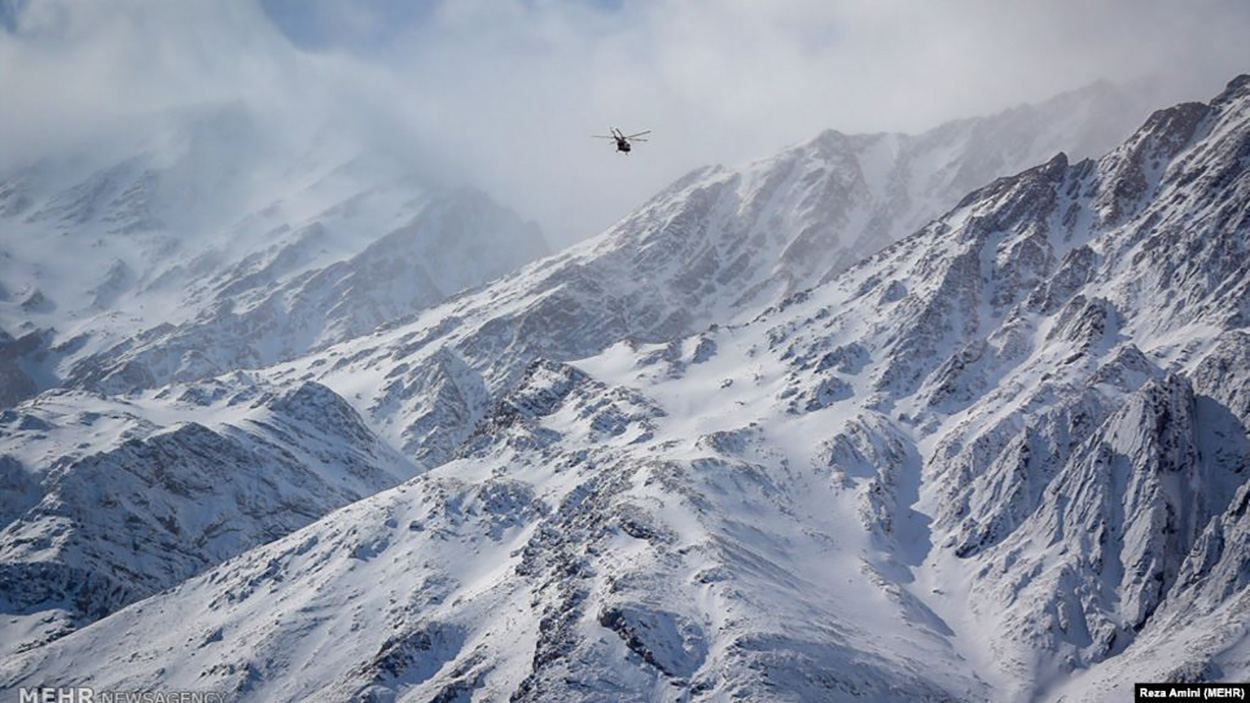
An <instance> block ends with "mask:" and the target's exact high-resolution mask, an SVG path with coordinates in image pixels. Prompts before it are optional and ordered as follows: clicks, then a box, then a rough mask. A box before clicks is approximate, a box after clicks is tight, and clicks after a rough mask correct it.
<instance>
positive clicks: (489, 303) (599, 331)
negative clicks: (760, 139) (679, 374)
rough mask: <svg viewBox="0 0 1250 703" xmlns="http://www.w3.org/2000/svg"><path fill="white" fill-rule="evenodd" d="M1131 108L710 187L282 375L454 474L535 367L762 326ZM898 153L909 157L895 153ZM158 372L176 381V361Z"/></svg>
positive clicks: (657, 200) (690, 181)
mask: <svg viewBox="0 0 1250 703" xmlns="http://www.w3.org/2000/svg"><path fill="white" fill-rule="evenodd" d="M1130 105H1132V100H1130V99H1129V98H1127V97H1125V96H1124V95H1123V94H1121V93H1119V92H1117V91H1116V90H1115V89H1114V88H1113V87H1112V86H1110V85H1109V84H1097V85H1094V86H1091V87H1090V88H1087V89H1085V90H1082V91H1077V92H1075V93H1071V94H1066V95H1063V96H1059V97H1057V98H1055V99H1053V100H1052V101H1049V102H1047V103H1045V104H1043V105H1041V106H1034V107H1023V108H1018V109H1016V110H1011V111H1008V112H1006V113H1003V114H1001V115H997V116H994V117H989V118H983V119H978V120H967V121H962V122H956V123H951V124H948V125H945V126H942V127H939V128H937V129H935V130H933V131H931V132H928V133H925V134H924V135H921V136H918V137H907V136H904V135H868V136H857V137H844V136H842V135H838V134H837V133H832V132H830V133H826V134H823V135H821V136H819V137H818V138H817V139H815V140H813V141H812V142H810V143H808V144H805V145H801V146H798V147H795V148H793V149H790V150H787V151H786V152H784V153H782V154H780V155H778V156H777V157H775V158H773V159H769V160H765V161H761V162H758V163H755V164H752V165H750V166H748V167H746V168H745V169H742V170H737V171H735V170H729V169H725V168H721V167H713V168H707V169H702V170H699V171H696V172H694V173H691V174H689V175H688V176H686V177H685V178H683V179H681V180H679V181H678V182H677V183H675V184H673V185H672V186H670V187H669V188H668V189H666V190H665V191H664V192H662V193H660V194H658V195H657V196H656V197H654V198H652V200H651V201H649V202H648V203H646V204H644V205H643V206H642V207H641V208H639V209H638V210H637V211H636V212H634V213H633V214H631V215H629V216H628V217H626V218H625V219H623V220H622V221H621V222H619V223H618V224H617V225H615V226H614V227H612V228H611V229H609V230H608V231H607V232H605V233H603V234H602V235H600V236H599V237H596V238H594V239H591V240H589V241H587V242H584V243H582V244H579V245H576V246H574V247H572V248H570V249H568V250H566V251H564V252H562V253H560V254H557V255H555V256H552V257H549V258H547V259H543V260H541V261H538V262H535V263H534V264H533V265H531V266H529V267H527V268H524V269H522V270H520V271H518V272H516V273H515V274H512V275H509V276H506V277H504V278H502V279H500V280H498V281H496V282H494V283H492V284H491V285H489V286H486V287H483V288H482V289H480V290H476V291H472V292H470V293H467V294H465V295H461V296H458V297H456V298H454V299H453V300H451V301H449V302H447V303H446V304H443V305H440V306H436V307H432V308H429V309H427V310H424V311H422V312H420V313H418V314H416V315H415V316H414V317H413V318H411V319H408V320H399V321H396V322H395V323H393V324H391V325H389V326H388V327H389V328H388V329H383V330H379V331H378V333H376V334H374V335H372V336H370V337H362V338H360V339H357V340H352V341H350V342H347V343H344V344H341V345H337V346H333V347H330V348H327V349H326V350H324V351H322V352H319V353H317V354H314V355H310V356H308V357H304V358H302V359H299V360H296V361H293V362H292V363H291V364H289V365H280V366H278V367H275V368H273V369H270V370H269V371H267V372H266V373H269V374H272V375H273V376H274V377H275V378H279V379H282V380H291V379H304V378H315V379H317V380H319V381H320V382H323V383H326V384H327V385H329V386H330V387H332V388H334V389H335V390H336V391H338V392H340V393H341V394H343V395H344V396H345V397H347V398H348V399H349V400H352V401H353V402H354V403H355V404H356V405H357V407H358V409H359V410H360V411H361V412H362V413H364V414H366V415H367V416H369V417H370V419H371V421H372V423H373V424H374V425H375V426H376V427H378V428H379V431H381V432H383V434H385V435H386V436H387V437H388V438H390V439H391V440H392V441H393V442H394V443H395V445H396V446H398V447H401V448H402V449H403V450H404V451H406V452H412V453H415V455H416V456H417V458H418V459H419V460H420V461H422V462H423V463H426V464H428V465H436V464H438V463H441V462H442V461H445V460H446V458H447V457H448V456H449V455H450V454H449V453H450V452H451V450H452V449H453V448H454V447H456V446H458V445H459V444H460V443H461V442H462V441H463V440H464V439H465V437H466V436H467V434H468V433H469V432H470V431H472V428H473V426H474V425H475V424H476V423H477V422H478V421H479V420H480V419H481V418H482V416H483V413H484V412H485V411H486V410H487V409H488V408H489V407H490V405H491V404H492V403H493V400H492V399H493V398H494V397H495V396H496V395H497V394H498V393H499V392H501V390H503V389H506V388H507V387H508V386H509V385H510V384H511V383H512V382H513V381H514V380H515V379H516V378H517V376H518V375H519V374H520V373H521V372H522V371H523V370H524V368H525V367H526V366H527V365H528V364H529V363H530V362H531V361H533V360H535V359H538V358H546V359H551V360H560V361H565V360H572V359H580V358H584V357H586V356H589V355H592V354H595V353H598V352H600V351H602V350H603V349H605V348H606V347H607V346H609V345H611V344H612V343H613V342H615V341H617V340H621V339H632V340H635V341H639V342H659V341H669V340H674V339H678V338H680V337H682V336H684V335H687V334H691V333H695V332H697V331H699V330H702V329H704V328H706V327H707V326H708V325H709V324H724V323H727V322H732V321H734V320H736V319H745V318H748V317H750V316H751V315H752V314H754V311H756V310H758V309H760V307H762V305H763V304H765V303H769V302H775V301H776V300H779V299H780V298H781V297H782V296H783V294H786V293H788V292H790V291H791V290H793V289H794V288H796V287H798V286H806V285H810V284H812V283H815V282H816V281H818V280H821V279H823V278H827V277H829V276H831V275H833V274H834V272H836V271H839V270H841V269H842V268H844V267H845V266H846V265H847V264H848V263H849V262H850V261H852V260H853V258H854V257H855V256H856V254H855V253H854V252H856V251H860V252H868V251H873V250H875V249H878V248H881V247H883V246H885V245H886V244H888V243H889V242H890V241H893V239H895V238H897V237H898V236H902V234H903V233H904V228H907V227H911V226H913V224H918V223H920V222H923V219H925V218H927V217H928V216H930V215H931V214H936V213H938V212H940V211H941V210H942V209H943V208H945V207H949V206H951V205H954V204H955V203H956V202H957V201H958V199H959V197H962V195H963V194H965V193H966V189H965V187H964V185H963V184H964V183H965V182H972V183H980V184H984V183H987V182H989V181H990V180H992V179H993V178H994V177H995V176H996V175H999V174H1000V171H998V170H997V169H1000V168H1014V167H1016V166H1020V167H1023V166H1025V165H1027V164H1028V163H1030V162H1029V161H1026V160H1025V159H1027V158H1031V155H1033V154H1034V152H1037V153H1039V154H1045V155H1046V156H1047V157H1049V156H1050V155H1052V154H1053V153H1054V151H1053V149H1056V148H1058V147H1057V145H1058V144H1065V143H1066V144H1073V145H1077V146H1078V147H1080V146H1086V147H1087V146H1088V145H1089V144H1091V143H1094V142H1098V141H1100V140H1104V139H1107V136H1106V135H1107V133H1108V131H1109V130H1112V128H1111V127H1109V126H1108V125H1114V124H1116V123H1117V121H1118V120H1123V119H1124V115H1125V114H1126V112H1129V111H1130V108H1129V106H1130ZM1123 131H1124V133H1125V134H1127V133H1129V132H1130V131H1131V128H1129V127H1126V128H1125V129H1124V130H1123ZM1026 135H1027V136H1026ZM883 144H888V145H892V146H891V148H892V149H896V151H893V152H890V153H888V154H887V153H886V152H882V151H879V150H877V147H879V146H882V145H883ZM873 145H876V146H873ZM1110 146H1111V145H1110V144H1108V147H1107V148H1110ZM869 152H871V153H869ZM870 157H871V159H875V161H874V162H873V165H872V167H871V168H868V167H867V166H865V165H864V164H866V163H867V160H868V159H869V158H870ZM965 157H966V158H967V159H968V163H970V164H972V165H967V166H965V165H964V158H965ZM861 160H862V161H861ZM868 172H870V173H871V177H867V176H865V173H868ZM974 174H980V175H981V176H983V179H982V180H980V181H978V180H976V176H975V175H974ZM926 207H927V208H930V209H929V210H927V211H926V210H925V208H926ZM926 212H928V213H929V214H925V213H926ZM869 240H871V241H869ZM175 358H177V357H176V356H175ZM106 361H107V363H108V364H110V366H109V368H112V369H118V370H117V371H113V378H114V379H117V378H118V377H119V376H122V378H124V379H125V380H133V379H138V381H135V385H136V387H143V384H144V383H146V382H147V381H148V380H149V379H150V377H152V376H156V377H157V378H161V377H165V378H167V376H162V375H161V373H162V372H160V371H156V372H153V368H157V369H159V368H161V367H160V366H157V365H156V364H155V363H153V364H149V363H145V361H144V358H143V357H141V356H139V355H132V354H129V353H125V352H124V350H123V353H120V354H110V355H108V356H107V357H106ZM157 363H161V364H165V367H164V368H168V364H169V363H170V359H169V358H168V357H158V358H157ZM123 374H124V375H123ZM124 387H125V386H124V385H123V386H120V387H119V386H113V388H112V389H113V390H119V389H120V388H124Z"/></svg>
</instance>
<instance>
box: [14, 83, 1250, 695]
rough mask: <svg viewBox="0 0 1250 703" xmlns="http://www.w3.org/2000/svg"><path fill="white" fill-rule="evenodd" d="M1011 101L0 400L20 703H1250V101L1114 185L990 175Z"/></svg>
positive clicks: (1075, 106)
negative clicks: (206, 348) (363, 304)
mask: <svg viewBox="0 0 1250 703" xmlns="http://www.w3.org/2000/svg"><path fill="white" fill-rule="evenodd" d="M1085 97H1086V98H1088V96H1085ZM1065 100H1066V102H1063V101H1061V102H1059V103H1056V104H1057V105H1060V106H1061V108H1054V110H1055V112H1054V115H1055V116H1056V117H1055V119H1054V121H1053V122H1046V124H1053V125H1057V127H1056V129H1058V130H1059V133H1063V134H1066V138H1073V132H1072V131H1070V130H1072V129H1074V128H1073V127H1072V124H1073V123H1074V122H1075V123H1080V124H1086V123H1085V122H1082V121H1081V120H1080V119H1079V116H1080V114H1081V113H1080V109H1081V106H1082V105H1084V104H1085V103H1083V102H1082V100H1083V98H1082V97H1081V96H1076V97H1073V96H1068V97H1067V98H1065ZM1012 114H1013V113H1007V114H1006V115H1005V116H999V118H997V119H998V120H999V121H998V122H995V121H994V119H996V118H986V119H985V120H983V121H980V122H977V121H973V122H966V123H955V124H954V125H950V126H947V127H944V128H939V129H938V130H935V131H934V132H932V133H928V134H926V135H922V136H921V137H903V136H901V135H871V136H866V137H848V136H846V135H840V134H838V133H826V134H823V135H821V136H820V137H818V138H817V139H816V140H814V141H813V142H811V143H809V144H806V145H801V146H799V147H796V148H794V149H792V150H789V151H787V152H785V153H783V154H781V155H779V156H778V157H777V158H775V159H772V160H768V161H765V162H760V163H757V164H753V165H751V166H749V167H747V168H746V169H743V170H738V171H735V170H730V169H724V168H711V169H705V170H702V171H698V172H696V173H694V174H691V175H690V176H688V177H687V178H685V179H683V180H682V181H679V182H678V183H676V184H674V185H673V186H672V187H670V188H669V189H668V190H666V191H665V192H663V193H661V194H659V195H657V196H656V197H655V198H654V199H652V200H651V201H650V202H648V203H647V204H645V205H643V206H642V207H641V208H639V210H637V211H636V212H635V213H633V214H631V215H630V216H629V217H627V218H626V219H624V220H623V221H622V222H621V223H619V224H618V225H616V226H615V227H613V228H612V229H610V230H609V231H608V232H606V233H605V234H604V235H602V236H600V237H598V238H595V239H592V240H588V241H587V242H585V243H583V244H581V245H578V246H575V247H573V248H572V249H570V250H567V251H565V252H562V253H559V254H556V255H554V256H551V257H547V258H544V259H539V260H537V261H534V262H532V263H529V264H527V265H525V266H523V267H521V268H519V269H518V270H517V271H515V272H514V273H511V274H509V275H506V276H503V277H501V278H498V279H496V280H494V281H492V282H489V283H486V284H485V285H481V286H477V287H473V284H471V283H468V282H464V281H462V282H461V283H458V284H457V285H462V286H463V287H469V288H470V290H467V291H465V292H462V293H460V294H458V295H453V296H451V297H450V298H448V299H447V300H443V301H442V302H437V301H434V297H437V296H434V297H431V298H430V299H429V300H430V301H432V302H425V301H426V299H424V298H423V299H422V302H420V303H417V302H413V301H412V300H409V299H405V300H407V301H408V302H405V303H403V305H404V306H407V308H409V312H408V313H407V314H405V315H402V316H400V315H395V316H392V317H388V318H387V320H385V324H383V326H382V327H380V328H377V329H371V330H370V331H368V332H367V333H362V330H359V329H355V330H353V331H351V333H350V334H348V333H346V332H345V333H344V334H345V336H344V337H343V338H342V339H335V338H334V336H333V335H330V336H324V335H323V336H318V337H317V338H316V339H317V341H316V342H310V343H308V344H303V345H300V346H301V348H300V349H298V350H296V349H295V347H291V346H287V347H284V348H283V351H281V352H274V353H271V354H267V355H259V356H256V357H254V358H253V357H249V356H243V357H237V358H242V359H244V361H243V362H240V363H242V364H243V365H245V366H249V368H248V370H246V371H244V370H237V369H233V368H231V367H230V364H231V363H234V361H232V360H231V358H229V357H222V358H221V359H212V361H213V363H212V364H209V365H206V366H204V367H203V369H204V371H203V373H202V374H201V373H200V372H198V371H186V372H185V373H184V372H183V371H182V370H180V369H186V368H189V367H187V366H185V365H183V366H176V365H173V364H172V362H171V361H170V359H172V358H183V357H180V356H179V354H180V352H179V351H178V350H179V349H180V347H179V346H178V345H179V344H181V343H182V342H179V341H177V340H179V339H188V340H190V339H194V337H193V336H189V337H180V336H179V335H194V334H196V330H197V329H200V327H198V326H197V325H198V324H201V323H202V324H206V325H211V324H214V323H213V322H212V321H211V320H209V321H208V322H204V321H203V320H201V323H197V324H196V325H190V324H189V325H187V326H182V327H179V326H177V325H175V328H178V329H181V330H182V331H181V332H178V331H173V332H171V331H169V330H164V331H162V332H161V333H159V334H158V335H157V336H155V337H150V336H142V335H141V337H140V338H138V339H137V340H135V341H125V342H121V344H122V346H121V347H119V348H117V349H116V350H114V351H111V352H109V353H107V354H105V355H104V357H103V358H96V360H95V361H91V362H89V363H88V361H87V360H89V359H91V358H92V357H90V356H81V355H80V356H77V357H74V356H73V354H71V355H70V356H67V357H66V358H67V359H71V357H72V359H71V361H70V362H67V363H70V364H71V366H57V367H56V371H57V372H58V373H60V374H62V376H61V378H64V379H66V380H67V381H68V385H69V386H71V388H68V389H53V390H48V391H44V392H42V393H40V394H38V395H35V396H34V397H31V398H28V399H25V400H22V401H21V402H18V403H17V404H16V405H15V407H13V408H12V409H11V410H9V411H7V412H6V413H5V414H4V415H3V416H0V457H3V458H2V459H0V472H3V473H0V483H2V485H4V486H5V492H4V494H3V495H4V499H3V502H2V503H0V514H3V516H4V520H5V523H6V525H5V527H4V528H3V531H0V554H3V559H2V561H0V563H2V564H3V567H2V568H3V571H2V572H0V573H2V574H3V575H2V576H0V604H3V606H4V611H3V621H2V626H0V629H2V630H3V632H4V634H3V636H2V637H0V639H3V641H4V642H5V649H4V651H3V658H2V659H0V690H2V691H5V692H11V691H14V690H16V689H17V688H18V687H21V686H36V685H49V684H50V685H91V686H96V687H99V688H108V689H157V688H159V689H163V690H168V689H201V690H203V689H212V690H221V691H226V692H228V693H229V694H231V695H232V696H237V698H238V699H239V700H255V701H271V700H282V701H303V700H324V701H342V700H358V701H390V700H395V701H469V700H474V701H504V700H512V701H625V700H636V701H669V700H671V701H693V700H750V701H818V700H820V701H823V700H830V701H842V700H865V701H900V702H902V701H1021V702H1024V701H1091V700H1092V701H1099V700H1107V701H1113V700H1123V699H1124V698H1125V697H1126V696H1128V695H1129V693H1128V686H1129V685H1130V684H1131V683H1133V682H1134V681H1141V680H1154V681H1160V680H1172V681H1199V680H1221V681H1237V680H1246V679H1247V678H1250V644H1248V638H1247V633H1248V631H1247V623H1248V622H1250V515H1248V514H1247V512H1248V511H1247V509H1248V508H1250V435H1248V434H1247V423H1250V330H1247V324H1248V320H1250V317H1248V316H1250V268H1248V267H1250V258H1248V257H1247V256H1246V254H1247V251H1248V250H1250V76H1241V77H1238V78H1236V79H1235V80H1233V81H1232V82H1231V83H1229V85H1228V87H1227V88H1226V90H1225V91H1224V92H1223V93H1221V94H1220V95H1218V96H1216V97H1215V98H1213V99H1212V100H1211V101H1210V102H1208V103H1186V104H1182V105H1177V106H1174V107H1170V108H1167V109H1164V110H1160V111H1157V112H1155V113H1153V114H1152V115H1151V116H1150V117H1149V118H1148V119H1146V120H1145V122H1144V124H1142V125H1141V126H1140V128H1138V129H1137V130H1136V131H1135V132H1133V133H1132V134H1131V135H1128V136H1127V139H1124V140H1123V141H1122V143H1120V144H1119V145H1118V146H1115V147H1114V148H1111V149H1110V150H1109V151H1107V152H1106V153H1105V154H1104V155H1102V156H1100V157H1098V158H1096V159H1095V158H1087V159H1079V160H1078V159H1077V158H1069V157H1068V156H1066V155H1064V154H1058V155H1055V154H1054V153H1052V152H1050V151H1046V153H1042V154H1038V153H1036V152H1034V151H1033V150H1032V149H1031V148H1024V149H1021V150H1019V151H1017V152H1014V157H1018V158H1028V159H1029V160H1028V161H1026V162H1023V163H1014V162H1012V161H1011V159H1009V158H1007V156H1003V154H1002V153H1001V152H996V151H994V150H993V149H990V150H989V151H990V152H991V153H992V154H993V155H994V158H990V157H988V156H986V155H985V154H986V151H985V149H986V148H987V147H986V143H987V140H988V141H990V142H992V140H991V139H990V136H991V135H993V134H1007V135H1013V134H1017V133H1018V132H1017V131H1016V130H1015V129H1009V128H1008V127H1005V126H1003V125H1010V124H1013V123H1012V122H1011V121H1010V120H1009V119H1008V118H1009V117H1010V116H1011V115H1012ZM1015 114H1016V116H1017V117H1019V115H1020V114H1021V113H1015ZM1029 114H1030V115H1031V116H1030V117H1029V119H1028V120H1026V122H1025V124H1027V125H1034V124H1036V123H1035V122H1033V118H1034V117H1035V116H1036V115H1035V113H1029ZM1048 114H1049V113H1048ZM1058 116H1066V117H1068V118H1069V121H1067V122H1065V121H1063V120H1059V119H1058ZM1003 120H1006V122H1004V121H1003ZM986 125H996V126H995V127H994V128H993V129H992V130H991V129H989V128H988V127H986ZM1065 125H1066V126H1065ZM1061 127H1062V129H1060V128H1061ZM1021 129H1024V131H1025V132H1028V133H1034V132H1035V131H1036V130H1033V129H1032V127H1028V128H1021ZM1064 130H1068V131H1064ZM1077 131H1079V130H1077ZM952 135H954V136H952ZM996 143H997V144H1000V145H1002V144H1008V143H1010V144H1014V145H1017V146H1018V142H1017V141H1015V140H1013V139H1011V138H1005V141H999V142H996ZM1035 144H1036V147H1037V148H1038V149H1042V150H1047V149H1048V148H1049V144H1048V142H1046V141H1045V140H1039V141H1038V142H1036V143H1035ZM973 145H975V148H974V147H973ZM1009 155H1010V154H1009ZM985 163H991V164H992V165H990V166H986V165H984V164H985ZM1003 163H1013V164H1014V165H1013V166H1012V167H1011V168H1010V169H1007V170H1008V171H1019V172H1016V173H1011V174H1010V175H1003V177H1000V178H994V176H995V175H1000V173H1001V172H999V171H997V170H996V169H997V166H999V165H1002V164H1003ZM926 164H927V165H926ZM904 165H905V166H904ZM1026 166H1027V168H1025V167H1026ZM1020 168H1024V170H1019V169H1020ZM956 190H957V191H958V192H956ZM489 208H490V206H489V205H484V204H483V205H481V206H480V208H478V207H477V206H475V207H473V208H469V209H468V210H466V212H469V211H472V212H473V213H477V212H479V211H480V209H487V210H489ZM928 208H933V209H932V210H931V211H928V212H926V209H928ZM423 212H425V211H424V210H423ZM475 216H476V215H471V214H466V215H464V217H467V218H472V217H475ZM934 216H936V219H930V218H931V217H934ZM441 222H445V221H441ZM481 229H482V230H490V231H498V229H499V228H498V227H495V226H490V227H483V228H481ZM436 230H437V231H443V230H442V229H440V228H437V227H436V228H434V229H431V230H430V231H431V232H433V231H436ZM913 230H914V232H913ZM907 232H912V233H911V234H910V235H909V236H903V235H904V234H906V233H907ZM873 237H879V238H880V239H878V240H874V239H873ZM885 240H888V241H889V242H890V243H888V245H887V241H885ZM895 240H897V241H895ZM385 241H386V240H385V238H384V239H381V240H378V243H377V244H375V245H374V246H379V245H382V243H383V242H385ZM404 250H405V251H408V249H406V248H405V249H404ZM360 257H366V258H367V252H365V253H361V254H359V255H356V257H355V258H353V259H351V261H357V260H358V259H360ZM865 257H866V258H865ZM337 265H340V264H333V263H331V264H327V266H328V267H330V268H333V267H334V266H337ZM321 270H328V269H321ZM313 277H314V278H315V277H316V274H313ZM267 285H273V286H276V287H274V288H272V289H268V288H266V289H264V290H266V291H269V290H272V291H274V292H273V293H272V294H273V295H286V294H287V293H286V292H289V291H290V290H292V289H291V288H290V282H289V281H288V282H286V283H283V282H281V281H279V282H276V283H272V282H271V284H267ZM448 287H449V286H447V285H443V286H436V287H435V288H436V289H437V290H438V291H439V294H440V295H444V296H445V295H448V293H447V290H446V289H447V288H448ZM301 290H306V288H301ZM332 290H335V291H339V290H340V289H334V288H332ZM353 290H354V288H353ZM266 295H269V293H266ZM332 297H341V296H340V294H339V293H336V294H335V295H334V296H332ZM288 300H294V301H303V300H306V299H305V298H303V296H302V294H301V295H298V296H295V297H294V298H289V299H288ZM307 300H312V301H314V302H298V303H293V305H295V306H296V307H298V305H307V306H308V307H307V309H308V310H316V311H320V312H324V305H320V304H318V303H316V302H315V301H317V300H321V298H311V299H307ZM296 307H292V308H289V310H294V309H296ZM388 315H389V313H388ZM213 319H217V318H213ZM275 319H283V315H276V316H275ZM285 319H290V318H285ZM343 319H344V320H346V319H347V318H343ZM205 329H211V328H205ZM317 329H319V330H325V329H339V328H337V327H334V326H333V325H329V326H326V327H318V328H317ZM171 340H172V341H171ZM321 342H325V344H321ZM192 343H193V342H192ZM217 353H219V352H218V351H216V350H210V352H209V355H210V356H212V355H213V354H217ZM220 353H222V354H224V353H225V351H220ZM171 355H172V356H171ZM237 358H236V360H237ZM73 359H79V360H80V361H77V362H75V361H73ZM248 362H254V363H250V364H249V363H248ZM73 363H78V364H80V365H79V366H77V368H78V369H90V372H89V373H88V372H81V373H78V372H73V373H69V374H64V371H65V369H67V368H73V366H72V364H73ZM81 364H86V365H85V366H83V365H81ZM223 364H224V366H223ZM253 367H254V368H253ZM225 370H230V371H232V372H231V373H218V372H219V371H225ZM51 584H55V587H54V586H52V585H51Z"/></svg>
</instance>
